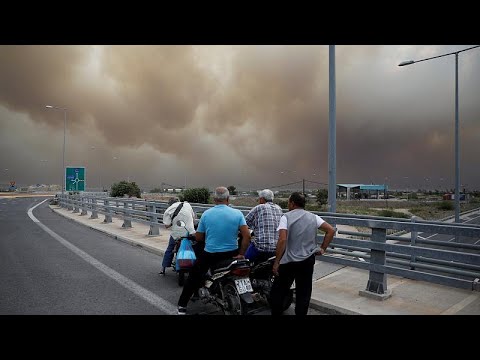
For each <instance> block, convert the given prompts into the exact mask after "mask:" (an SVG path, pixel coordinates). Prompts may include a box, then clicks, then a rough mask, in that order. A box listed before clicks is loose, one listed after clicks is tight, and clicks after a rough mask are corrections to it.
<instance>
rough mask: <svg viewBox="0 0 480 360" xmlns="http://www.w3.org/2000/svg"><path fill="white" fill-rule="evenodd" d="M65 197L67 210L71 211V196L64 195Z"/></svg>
mask: <svg viewBox="0 0 480 360" xmlns="http://www.w3.org/2000/svg"><path fill="white" fill-rule="evenodd" d="M65 196H66V197H67V209H68V210H73V199H72V195H65Z"/></svg>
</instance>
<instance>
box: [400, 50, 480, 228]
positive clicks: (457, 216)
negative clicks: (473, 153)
mask: <svg viewBox="0 0 480 360" xmlns="http://www.w3.org/2000/svg"><path fill="white" fill-rule="evenodd" d="M477 47H480V45H476V46H472V47H469V48H467V49H463V50H459V51H454V52H451V53H448V54H443V55H438V56H433V57H430V58H426V59H421V60H408V61H403V62H401V63H400V64H398V66H405V65H411V64H415V63H418V62H421V61H427V60H431V59H436V58H439V57H444V56H448V55H453V54H455V222H457V223H458V222H460V191H459V186H460V161H459V139H458V54H459V53H461V52H463V51H467V50H471V49H474V48H477Z"/></svg>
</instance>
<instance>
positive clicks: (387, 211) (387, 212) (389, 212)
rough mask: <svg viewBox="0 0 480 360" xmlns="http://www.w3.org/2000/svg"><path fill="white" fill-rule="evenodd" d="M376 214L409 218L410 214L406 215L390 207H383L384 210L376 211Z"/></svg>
mask: <svg viewBox="0 0 480 360" xmlns="http://www.w3.org/2000/svg"><path fill="white" fill-rule="evenodd" d="M378 216H385V217H394V218H404V219H410V216H408V215H407V214H404V213H402V212H399V211H393V210H390V209H384V210H380V211H378Z"/></svg>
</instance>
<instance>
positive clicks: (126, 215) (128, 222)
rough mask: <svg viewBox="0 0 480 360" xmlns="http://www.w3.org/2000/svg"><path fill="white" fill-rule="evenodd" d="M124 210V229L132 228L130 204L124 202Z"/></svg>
mask: <svg viewBox="0 0 480 360" xmlns="http://www.w3.org/2000/svg"><path fill="white" fill-rule="evenodd" d="M123 208H124V209H125V210H124V213H123V224H122V228H124V229H127V228H131V227H132V219H131V217H130V214H129V211H128V203H127V202H126V201H125V200H124V202H123Z"/></svg>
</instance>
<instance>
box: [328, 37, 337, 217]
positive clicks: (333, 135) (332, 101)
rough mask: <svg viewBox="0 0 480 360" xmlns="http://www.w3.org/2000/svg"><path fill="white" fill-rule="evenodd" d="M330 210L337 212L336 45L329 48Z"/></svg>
mask: <svg viewBox="0 0 480 360" xmlns="http://www.w3.org/2000/svg"><path fill="white" fill-rule="evenodd" d="M328 75H329V77H328V79H329V80H328V83H329V92H328V93H329V102H328V108H329V111H328V211H329V212H332V213H334V212H337V128H336V116H337V103H336V97H335V95H336V85H335V45H329V48H328Z"/></svg>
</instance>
